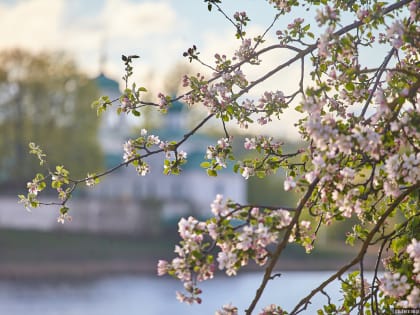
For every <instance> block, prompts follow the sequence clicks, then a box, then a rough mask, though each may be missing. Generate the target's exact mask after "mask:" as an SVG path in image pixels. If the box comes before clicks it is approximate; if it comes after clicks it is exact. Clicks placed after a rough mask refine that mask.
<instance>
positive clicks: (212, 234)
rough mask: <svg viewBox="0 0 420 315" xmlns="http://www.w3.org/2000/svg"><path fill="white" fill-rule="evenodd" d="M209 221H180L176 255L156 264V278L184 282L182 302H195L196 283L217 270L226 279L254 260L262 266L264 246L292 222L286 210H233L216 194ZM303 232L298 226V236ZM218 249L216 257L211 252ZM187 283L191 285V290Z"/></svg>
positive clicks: (233, 206)
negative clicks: (221, 272) (158, 276)
mask: <svg viewBox="0 0 420 315" xmlns="http://www.w3.org/2000/svg"><path fill="white" fill-rule="evenodd" d="M211 211H212V213H213V215H214V217H213V218H211V219H209V220H207V221H205V222H202V221H198V220H196V219H195V218H193V217H189V218H188V219H185V218H182V219H181V220H180V222H179V224H178V227H179V229H178V231H179V235H180V236H181V238H182V241H181V242H180V244H179V245H177V246H176V247H175V253H176V254H177V255H178V256H177V257H176V258H174V259H173V260H172V261H171V262H170V263H169V262H167V261H162V260H161V261H159V263H158V275H164V274H166V273H167V274H169V275H171V276H174V277H176V278H178V279H179V280H181V281H182V282H184V283H188V288H190V289H189V290H187V292H188V293H190V296H188V297H187V296H185V295H184V294H181V293H179V294H178V296H179V297H181V296H182V299H181V300H182V301H185V302H188V303H191V302H198V300H197V298H198V297H197V295H198V293H197V292H201V291H200V290H199V289H198V288H196V287H195V282H196V281H203V280H207V279H211V278H213V276H214V271H215V269H216V263H217V267H218V268H219V269H220V270H225V272H226V274H227V275H229V276H233V275H236V273H237V271H238V269H239V268H241V267H243V266H245V265H247V264H248V262H249V260H251V259H252V260H254V261H255V262H256V263H257V264H258V265H261V266H262V265H264V264H265V263H266V262H267V259H268V258H269V251H268V247H269V245H270V244H273V243H276V242H277V241H278V239H279V237H280V233H281V231H282V230H283V229H285V228H286V227H288V226H289V225H290V223H291V222H292V218H291V216H290V213H289V211H286V210H283V209H277V210H269V209H263V210H261V209H259V208H251V209H249V208H237V207H236V206H235V205H233V204H230V203H229V202H227V201H224V198H223V196H222V195H217V196H216V199H215V200H214V201H213V203H212V204H211ZM305 229H307V226H305V224H304V223H302V228H300V230H301V234H304V233H305V232H304V230H305ZM216 248H217V249H218V253H217V256H216V257H215V256H214V254H213V252H212V251H213V249H216ZM191 283H192V284H194V285H193V287H192V288H191Z"/></svg>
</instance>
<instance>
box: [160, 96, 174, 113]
mask: <svg viewBox="0 0 420 315" xmlns="http://www.w3.org/2000/svg"><path fill="white" fill-rule="evenodd" d="M170 99H171V98H170V97H169V96H165V95H164V94H163V93H159V94H158V104H159V109H160V110H167V108H168V106H169V103H170Z"/></svg>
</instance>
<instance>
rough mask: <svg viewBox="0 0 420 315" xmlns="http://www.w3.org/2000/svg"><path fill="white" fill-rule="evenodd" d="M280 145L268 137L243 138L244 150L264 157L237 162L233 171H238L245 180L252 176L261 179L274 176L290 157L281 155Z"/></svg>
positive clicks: (280, 143)
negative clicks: (252, 151)
mask: <svg viewBox="0 0 420 315" xmlns="http://www.w3.org/2000/svg"><path fill="white" fill-rule="evenodd" d="M282 144H283V143H282V142H280V141H277V140H274V138H273V137H268V136H257V137H252V138H245V141H244V148H245V149H246V150H255V151H257V152H258V153H260V154H264V157H263V159H261V160H260V159H245V160H242V161H238V162H237V164H236V169H235V171H237V170H239V171H240V173H241V174H242V176H243V177H244V178H245V179H248V178H249V177H250V176H254V175H258V176H260V177H262V176H267V175H270V174H274V173H275V172H276V170H277V169H278V168H279V167H280V166H282V164H283V163H284V162H285V161H286V159H287V157H290V154H286V155H283V152H282Z"/></svg>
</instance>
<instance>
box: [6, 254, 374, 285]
mask: <svg viewBox="0 0 420 315" xmlns="http://www.w3.org/2000/svg"><path fill="white" fill-rule="evenodd" d="M340 263H341V265H342V264H344V263H345V261H341V262H339V261H331V260H315V261H309V260H308V261H302V260H294V259H285V260H283V261H280V263H279V264H278V266H277V268H276V269H277V270H278V271H279V272H283V271H328V270H336V269H337V268H338V267H339V266H340ZM156 265H157V260H156V261H154V260H147V261H146V260H141V261H118V260H115V261H102V262H99V261H80V262H19V263H1V262H0V281H2V280H7V281H9V280H10V281H40V280H42V281H48V280H52V281H54V280H91V279H97V278H103V277H108V276H116V275H150V276H153V275H157V273H156ZM366 270H368V271H369V270H372V268H366ZM249 271H253V272H255V271H261V272H263V271H264V268H263V267H258V266H249V267H246V268H244V269H243V270H241V271H240V272H242V273H243V272H249ZM220 273H223V272H222V271H220Z"/></svg>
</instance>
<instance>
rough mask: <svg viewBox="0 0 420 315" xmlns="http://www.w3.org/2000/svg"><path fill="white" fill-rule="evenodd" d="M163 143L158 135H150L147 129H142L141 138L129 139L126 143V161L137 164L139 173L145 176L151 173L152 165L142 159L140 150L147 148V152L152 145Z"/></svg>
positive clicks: (124, 157)
mask: <svg viewBox="0 0 420 315" xmlns="http://www.w3.org/2000/svg"><path fill="white" fill-rule="evenodd" d="M161 144H162V141H161V140H160V139H159V137H158V136H155V135H148V134H147V130H146V129H141V131H140V137H139V138H137V139H129V140H127V141H126V142H125V143H124V146H123V148H124V154H123V159H124V162H125V163H131V164H132V165H133V166H135V168H136V171H137V173H138V174H139V175H141V176H145V175H147V174H148V173H150V167H149V165H148V164H147V163H146V162H145V161H143V160H141V157H140V155H139V153H138V151H139V150H145V151H146V152H147V150H148V149H149V148H150V147H152V146H155V145H156V146H160V145H161Z"/></svg>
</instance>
